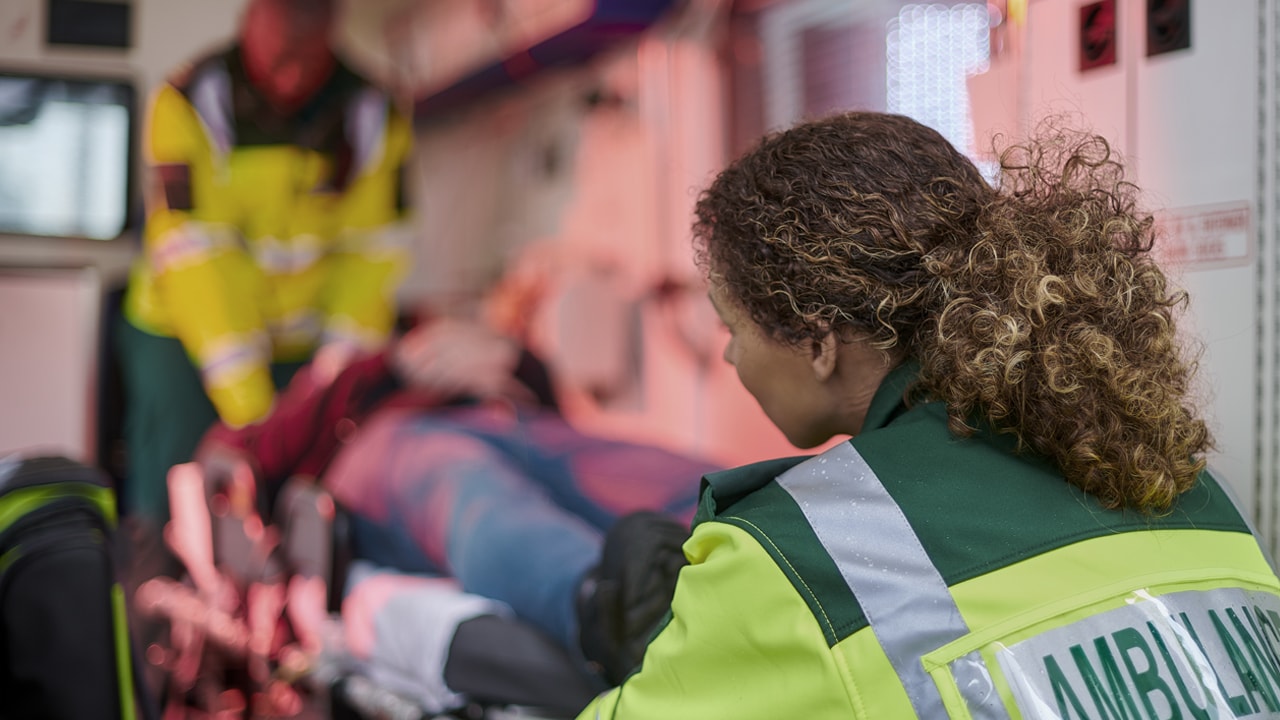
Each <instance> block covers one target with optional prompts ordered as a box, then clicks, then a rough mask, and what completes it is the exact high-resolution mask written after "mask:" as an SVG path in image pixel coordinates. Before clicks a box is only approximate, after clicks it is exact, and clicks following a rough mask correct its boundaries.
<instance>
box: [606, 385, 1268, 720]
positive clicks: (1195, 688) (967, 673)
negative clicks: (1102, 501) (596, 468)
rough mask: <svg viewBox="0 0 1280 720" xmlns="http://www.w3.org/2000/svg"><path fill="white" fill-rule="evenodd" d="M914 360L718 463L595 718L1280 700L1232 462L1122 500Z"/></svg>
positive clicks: (1099, 714) (961, 711)
mask: <svg viewBox="0 0 1280 720" xmlns="http://www.w3.org/2000/svg"><path fill="white" fill-rule="evenodd" d="M914 377H915V369H914V368H912V367H902V368H898V369H897V370H895V371H894V372H893V373H891V374H890V376H889V377H888V378H887V379H886V380H885V382H884V383H883V385H882V386H881V388H880V389H879V391H878V393H877V395H876V396H875V399H874V401H873V403H872V405H871V408H870V412H869V414H868V417H867V420H866V425H865V429H864V431H863V432H862V433H861V434H859V435H858V436H857V437H856V438H854V439H853V440H852V441H850V442H846V443H842V444H840V445H838V446H836V447H834V448H833V449H831V450H829V451H827V452H825V453H822V454H821V455H818V456H815V457H812V458H789V459H783V460H776V461H770V462H765V463H759V464H756V465H751V466H747V467H743V468H739V469H736V470H729V471H725V472H723V473H718V474H714V475H710V476H707V477H706V478H705V479H704V494H703V499H702V505H701V508H700V510H699V514H698V517H697V519H695V525H694V529H693V533H692V535H691V537H690V539H689V540H688V541H687V543H686V544H685V554H686V555H687V556H688V558H689V560H690V562H691V564H690V565H689V566H687V567H685V568H684V569H683V570H682V571H681V574H680V577H679V580H678V582H677V585H676V591H675V597H674V600H673V602H672V608H671V614H670V617H669V618H668V621H667V622H666V624H665V625H664V626H663V627H662V629H660V630H659V631H658V633H657V634H656V635H655V637H654V639H653V641H652V642H651V644H650V645H649V648H648V651H647V653H646V655H645V657H644V661H643V664H642V665H641V667H640V669H639V670H638V671H637V672H636V673H634V674H633V675H632V676H631V677H630V678H629V679H628V680H627V681H626V682H624V683H623V684H622V685H621V687H620V688H616V689H614V690H611V691H609V692H607V693H605V694H604V695H602V696H601V697H600V698H598V699H597V700H596V701H595V702H594V703H593V704H592V705H591V706H589V707H588V708H587V709H586V710H585V711H584V712H583V714H582V715H581V718H614V719H616V720H640V719H641V718H644V719H645V720H681V719H683V718H698V719H700V720H701V719H705V718H733V719H734V720H754V719H759V720H778V719H779V718H805V719H806V720H822V719H824V718H831V719H832V720H834V719H835V718H841V719H842V720H847V719H849V718H858V719H865V720H887V719H894V718H914V717H921V718H947V717H951V718H981V719H1004V718H1014V719H1017V718H1036V719H1047V718H1071V719H1073V720H1076V719H1083V718H1089V719H1091V720H1100V719H1106V720H1118V719H1121V718H1123V719H1125V720H1137V719H1139V718H1141V719H1143V720H1146V719H1148V718H1186V719H1187V720H1204V719H1206V718H1216V717H1233V716H1234V717H1243V718H1264V717H1271V718H1273V717H1280V581H1278V580H1277V578H1276V575H1275V573H1274V572H1273V570H1272V568H1271V567H1270V565H1269V563H1268V561H1267V559H1266V558H1265V556H1264V553H1263V551H1262V550H1261V548H1260V546H1259V544H1258V541H1257V540H1256V539H1255V536H1254V535H1253V534H1252V533H1251V532H1250V529H1249V527H1248V526H1247V524H1246V522H1245V521H1244V520H1243V519H1242V518H1241V516H1240V514H1239V513H1238V512H1237V510H1236V508H1235V506H1234V505H1233V503H1232V500H1231V498H1230V497H1229V496H1228V495H1227V494H1226V493H1225V492H1224V490H1223V489H1222V487H1220V486H1219V484H1218V483H1217V482H1215V481H1214V480H1213V479H1212V478H1211V477H1210V476H1209V475H1208V474H1205V475H1204V476H1203V477H1202V480H1201V482H1200V483H1199V484H1198V485H1197V486H1196V487H1195V488H1194V489H1193V490H1191V491H1189V492H1188V493H1186V494H1185V495H1183V496H1182V497H1181V498H1180V500H1179V501H1178V504H1177V505H1176V507H1174V509H1173V510H1172V512H1170V513H1169V514H1167V515H1164V516H1161V517H1150V516H1144V515H1139V514H1137V513H1134V512H1124V511H1111V510H1106V509H1103V508H1101V507H1100V506H1099V505H1098V503H1097V502H1096V501H1095V500H1093V499H1092V498H1091V497H1090V496H1088V495H1085V494H1084V493H1082V492H1080V491H1079V490H1077V489H1075V488H1074V487H1072V486H1071V485H1069V484H1067V483H1066V482H1065V481H1064V480H1063V478H1062V476H1061V474H1060V473H1059V472H1058V471H1057V470H1056V469H1055V468H1054V467H1053V466H1052V465H1050V464H1049V463H1048V462H1046V461H1044V460H1043V459H1040V458H1037V457H1034V456H1030V455H1019V454H1016V453H1015V452H1014V449H1013V441H1012V439H1011V438H1010V436H1008V435H994V434H982V433H980V434H979V435H977V436H975V437H973V438H968V439H959V438H956V437H955V436H953V435H951V434H950V433H949V432H948V430H947V422H946V415H945V412H944V408H943V407H942V406H941V405H940V404H937V403H926V404H919V405H916V406H914V407H907V405H906V404H905V403H904V402H903V401H902V398H903V392H904V389H905V388H906V387H907V385H908V383H909V382H910V381H911V380H912V379H913V378H914Z"/></svg>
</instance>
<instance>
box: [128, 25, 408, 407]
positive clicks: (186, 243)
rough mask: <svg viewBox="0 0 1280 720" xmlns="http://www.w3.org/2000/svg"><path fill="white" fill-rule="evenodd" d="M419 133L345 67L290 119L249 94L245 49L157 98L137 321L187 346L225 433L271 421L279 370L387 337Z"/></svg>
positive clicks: (132, 310) (135, 299)
mask: <svg viewBox="0 0 1280 720" xmlns="http://www.w3.org/2000/svg"><path fill="white" fill-rule="evenodd" d="M411 136H412V133H411V128H410V124H409V121H408V119H407V118H405V117H404V116H403V115H402V114H400V113H398V112H396V110H395V108H394V107H393V105H392V103H391V102H390V101H389V99H388V97H387V96H386V95H385V94H384V93H382V92H380V91H378V90H377V89H375V88H373V87H372V86H370V85H369V84H368V83H366V82H365V81H364V80H362V79H361V78H360V77H358V76H357V75H355V74H354V73H353V72H352V71H350V70H349V69H347V68H346V67H345V66H342V65H341V64H339V66H338V68H337V69H336V70H335V72H334V74H333V75H332V76H331V78H330V79H329V80H328V82H327V83H326V85H325V86H324V87H323V88H322V89H321V90H320V92H318V93H317V94H316V96H315V97H314V98H313V99H312V100H311V101H309V102H308V103H307V104H306V105H305V106H304V107H302V108H301V109H299V110H298V111H297V112H296V113H294V114H292V115H290V116H288V117H284V116H281V115H280V114H278V113H277V112H276V111H275V110H274V109H272V108H271V107H270V105H268V104H267V103H266V101H265V100H264V99H263V98H262V96H261V95H259V94H258V93H257V92H256V91H255V90H254V88H253V87H252V86H251V85H250V84H249V83H248V81H247V79H246V77H245V72H244V67H243V65H242V63H241V60H240V52H239V48H238V46H232V47H231V48H230V49H227V50H223V51H220V52H218V53H215V54H213V55H210V56H208V57H207V58H205V59H203V60H201V61H199V62H197V63H195V64H194V65H193V66H192V67H191V68H190V69H188V70H187V71H185V72H183V73H180V75H179V76H178V77H176V78H174V79H172V80H171V81H170V82H168V83H165V84H164V85H162V86H161V87H160V89H159V90H158V91H157V92H156V93H155V95H154V97H153V98H152V101H151V105H150V111H149V116H148V123H147V127H146V130H145V142H144V145H145V147H144V153H145V160H146V164H147V166H148V168H147V169H148V172H149V174H150V177H149V182H148V188H147V193H146V203H147V217H146V228H145V232H144V251H143V254H142V257H141V258H140V261H139V262H138V263H137V264H136V265H135V267H134V270H133V272H132V276H131V279H130V288H129V291H128V294H127V297H126V301H125V312H126V316H127V317H128V318H129V320H130V321H131V322H132V323H133V324H135V325H136V326H138V327H140V328H141V329H143V330H146V331H148V332H151V333H153V334H157V335H164V336H172V337H176V338H178V339H179V340H180V341H181V342H182V344H183V346H184V347H185V348H186V350H187V353H188V354H189V355H190V356H191V357H192V360H193V361H194V362H195V364H196V365H197V367H198V368H199V370H200V372H201V376H202V378H203V382H204V386H205V390H206V392H207V393H208V395H209V398H210V400H212V402H213V405H214V407H215V408H216V409H217V411H218V414H219V416H220V417H221V418H222V419H223V420H224V421H225V422H227V423H228V424H230V425H233V426H239V425H244V424H247V423H251V422H255V421H257V420H260V419H261V418H262V417H263V416H265V414H266V413H267V412H269V410H270V408H271V405H272V402H273V399H274V394H275V388H274V387H273V385H272V381H271V376H270V373H269V367H270V363H271V361H273V360H281V361H289V360H303V359H305V358H307V357H308V356H309V354H310V353H311V352H313V351H314V350H315V348H316V347H318V346H319V345H320V344H322V343H330V342H342V343H349V344H351V345H354V346H357V347H360V348H364V349H371V348H374V347H376V346H377V345H379V344H381V343H382V342H383V341H384V340H385V339H386V337H387V336H388V335H389V333H390V331H391V328H392V325H393V323H394V319H395V297H394V295H395V290H396V287H397V286H398V284H399V282H400V280H401V278H402V277H403V275H404V272H405V270H406V266H407V259H408V252H407V248H406V247H405V243H404V237H403V228H402V227H401V226H400V225H399V222H400V221H401V220H402V218H403V215H404V210H405V203H404V195H403V187H402V184H403V172H404V165H405V161H406V157H407V155H408V152H409V147H410V141H411Z"/></svg>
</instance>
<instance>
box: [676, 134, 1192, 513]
mask: <svg viewBox="0 0 1280 720" xmlns="http://www.w3.org/2000/svg"><path fill="white" fill-rule="evenodd" d="M1000 160H1001V163H1000V164H1001V170H1002V175H1001V178H1002V179H1001V182H1000V185H999V186H998V187H992V186H991V185H990V184H989V183H987V182H986V181H985V180H984V179H983V177H982V176H981V174H980V173H979V172H978V170H977V169H976V168H975V167H974V165H973V164H972V163H971V162H970V161H969V160H968V159H967V158H966V157H964V156H963V155H962V154H960V153H959V152H957V151H956V150H955V148H953V147H952V146H951V144H950V143H948V142H947V141H946V140H945V139H944V138H943V137H942V136H941V135H939V134H938V133H937V132H935V131H933V130H931V129H929V128H927V127H925V126H923V125H921V124H920V123H917V122H915V121H913V120H911V119H909V118H906V117H902V116H898V115H889V114H882V113H869V112H854V113H847V114H841V115H835V116H831V117H827V118H823V119H820V120H816V121H813V122H809V123H806V124H802V125H799V126H797V127H794V128H792V129H790V130H787V131H785V132H781V133H777V134H773V135H770V136H768V137H766V138H764V140H763V141H762V142H761V144H760V145H759V146H758V147H756V148H755V149H754V150H752V151H751V152H749V153H748V154H747V155H745V156H744V157H742V158H740V159H739V160H737V161H735V162H734V163H733V164H731V165H730V166H729V167H728V168H727V169H726V170H724V171H723V172H722V173H721V174H720V175H719V176H718V177H717V178H716V180H715V181H714V182H713V183H712V185H711V186H710V187H709V188H708V189H707V190H706V191H705V192H703V194H702V196H701V197H700V198H699V201H698V204H697V208H696V215H697V218H696V222H695V223H694V235H695V246H696V251H697V259H698V263H699V266H700V267H701V268H702V269H703V270H704V271H705V272H707V274H708V275H709V276H710V277H711V279H712V281H713V282H716V283H719V284H722V285H723V287H724V288H726V289H727V291H728V292H729V294H730V296H731V297H732V299H733V301H734V302H736V303H738V304H739V306H740V307H741V308H743V309H744V311H745V312H746V313H747V314H748V315H749V317H750V318H751V319H752V320H753V321H754V322H755V323H756V324H757V325H758V326H760V328H762V329H763V330H764V331H765V332H766V333H767V334H768V335H769V336H770V337H772V338H773V339H774V340H775V341H778V342H782V343H785V344H791V345H799V344H800V343H803V342H805V341H807V340H812V339H820V338H823V337H825V336H826V335H827V334H828V333H831V332H835V333H837V337H842V338H846V337H859V338H864V339H866V341H868V342H869V343H870V344H871V345H872V346H873V347H875V348H878V349H880V350H882V351H884V352H886V353H888V354H890V355H891V356H892V357H894V358H899V359H904V358H913V359H915V360H916V361H918V362H919V364H920V374H919V379H918V381H917V383H916V385H915V386H914V387H913V389H912V392H911V398H912V399H913V400H921V399H927V400H936V401H941V402H944V403H945V404H946V407H947V414H948V418H949V426H950V429H951V431H952V432H953V433H955V434H957V435H961V436H967V435H970V434H972V433H973V432H974V431H975V430H976V427H977V426H978V424H979V423H982V422H985V423H987V424H988V425H989V426H990V427H992V428H994V429H995V430H997V431H999V432H1006V433H1012V434H1013V435H1015V437H1016V439H1017V443H1018V447H1019V448H1020V449H1027V448H1030V449H1032V450H1034V451H1035V452H1038V453H1040V454H1042V455H1044V456H1046V457H1048V458H1050V459H1052V460H1053V461H1054V462H1055V463H1056V464H1057V466H1058V467H1059V468H1060V469H1061V471H1062V472H1063V474H1064V476H1065V477H1066V479H1067V480H1068V481H1069V482H1071V483H1073V484H1075V485H1076V486H1078V487H1079V488H1081V489H1082V490H1084V491H1085V492H1088V493H1090V494H1092V495H1094V496H1096V497H1097V498H1098V499H1099V500H1100V501H1101V502H1102V503H1103V504H1104V505H1105V506H1107V507H1113V508H1116V507H1130V508H1135V509H1139V510H1141V511H1144V512H1158V511H1161V510H1164V509H1167V508H1168V507H1169V506H1170V505H1171V504H1172V502H1173V501H1174V499H1175V498H1176V497H1177V495H1179V494H1180V493H1182V492H1184V491H1186V490H1187V489H1189V488H1190V487H1191V486H1192V485H1193V484H1194V483H1195V482H1196V478H1197V476H1198V474H1199V473H1200V471H1201V470H1202V469H1203V468H1204V465H1205V461H1204V459H1203V455H1204V453H1205V452H1206V451H1207V450H1208V449H1209V448H1210V447H1211V444H1212V440H1211V438H1210V436H1209V432H1208V430H1207V428H1206V426H1205V423H1204V421H1203V420H1202V419H1201V418H1200V417H1199V416H1198V414H1197V412H1196V411H1195V409H1194V408H1193V407H1191V405H1192V404H1193V403H1192V400H1191V397H1190V396H1191V392H1190V391H1191V381H1192V378H1193V376H1194V372H1195V369H1196V364H1195V362H1194V361H1192V360H1189V359H1187V358H1185V357H1184V356H1183V355H1184V352H1183V348H1182V347H1181V346H1180V344H1179V342H1178V338H1177V333H1176V329H1175V315H1176V312H1177V310H1178V309H1179V307H1180V306H1182V305H1184V304H1185V301H1186V296H1185V294H1184V293H1182V292H1180V291H1176V290H1174V289H1172V288H1171V287H1170V284H1169V283H1168V282H1167V280H1166V277H1165V275H1164V273H1163V272H1162V271H1161V269H1160V268H1159V267H1158V265H1157V264H1156V262H1155V261H1154V260H1153V258H1152V257H1151V255H1150V250H1151V247H1152V243H1153V232H1154V230H1153V221H1152V217H1151V216H1150V215H1149V214H1146V213H1144V212H1142V211H1140V210H1139V208H1138V204H1137V196H1138V190H1137V188H1136V187H1135V186H1133V185H1132V184H1130V183H1128V182H1126V181H1125V180H1124V171H1123V166H1122V165H1121V163H1120V162H1119V160H1118V159H1117V157H1116V155H1115V154H1114V153H1113V151H1112V149H1111V148H1110V146H1109V145H1108V144H1107V142H1106V140H1104V139H1103V138H1101V137H1096V136H1090V135H1087V134H1080V133H1071V132H1067V131H1063V130H1061V129H1057V130H1055V131H1054V132H1052V133H1042V134H1041V135H1040V136H1039V137H1037V138H1036V139H1034V140H1032V141H1030V142H1027V143H1025V144H1021V145H1016V146H1013V147H1010V148H1008V149H1006V150H1005V151H1004V152H1003V153H1002V154H1001V156H1000Z"/></svg>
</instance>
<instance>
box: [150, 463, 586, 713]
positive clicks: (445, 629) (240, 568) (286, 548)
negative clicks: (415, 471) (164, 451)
mask: <svg viewBox="0 0 1280 720" xmlns="http://www.w3.org/2000/svg"><path fill="white" fill-rule="evenodd" d="M168 484H169V497H170V505H171V517H172V520H171V521H170V523H169V524H168V525H167V526H166V529H165V532H164V541H165V543H166V545H167V546H168V548H169V550H170V551H171V552H172V554H173V555H174V556H175V557H176V559H177V560H178V562H179V564H180V566H181V572H180V573H179V575H180V576H179V577H163V576H161V577H155V578H151V579H149V580H147V581H145V582H143V583H142V584H141V585H140V586H139V587H138V589H137V591H136V594H135V598H134V607H135V612H136V613H138V614H139V615H141V616H142V617H143V618H145V619H147V620H148V621H150V622H152V623H156V624H158V625H159V626H161V627H163V628H164V630H165V631H164V632H162V633H161V634H160V639H158V640H157V641H155V642H153V643H151V644H150V645H149V646H148V647H146V648H145V651H144V655H145V659H146V661H147V662H148V663H149V664H150V665H151V666H153V667H154V668H155V669H156V670H157V671H158V675H159V676H160V677H162V678H163V687H162V688H159V689H158V690H159V694H160V695H161V697H160V701H161V705H162V707H163V717H164V718H165V720H183V719H185V718H192V719H194V718H210V719H213V718H217V719H227V720H230V719H231V718H326V717H328V718H367V719H370V720H372V719H374V718H395V719H397V720H399V719H404V720H427V719H429V718H430V719H438V720H445V719H450V720H459V719H466V720H507V719H510V718H523V719H526V720H561V719H563V718H571V717H573V715H574V714H575V711H576V709H577V708H579V707H581V706H582V705H585V703H586V702H587V701H588V700H589V699H590V697H591V696H592V694H594V693H595V692H597V691H598V690H600V689H601V688H600V687H598V686H596V685H594V684H593V683H592V681H591V678H590V677H589V674H588V673H586V672H585V671H584V670H583V669H581V668H579V667H577V666H576V665H575V663H574V661H572V660H571V659H570V658H569V656H568V654H567V653H566V652H565V651H564V650H563V649H561V648H560V647H559V646H558V645H556V644H555V643H554V642H552V641H551V640H550V639H548V638H546V637H545V636H544V635H542V634H540V633H539V632H538V631H536V630H534V629H533V628H532V627H531V626H528V625H527V624H525V623H524V622H522V621H520V620H519V619H517V618H515V617H514V616H513V615H512V614H510V613H509V612H504V611H503V608H502V606H501V605H500V604H499V603H495V602H493V601H487V600H484V599H481V598H477V597H476V596H468V595H466V594H463V593H461V592H459V591H458V590H457V589H456V588H454V587H451V586H450V585H449V583H450V581H449V580H447V579H443V578H419V577H412V576H402V577H396V576H395V574H394V573H388V572H386V571H384V570H379V569H372V568H369V567H367V566H365V565H364V564H362V563H361V562H360V561H359V559H358V558H354V557H352V554H351V551H350V543H349V542H348V540H347V539H348V537H349V533H348V531H349V521H350V518H349V517H348V516H347V515H346V514H345V513H344V512H343V510H342V508H340V507H338V506H337V505H336V504H335V503H334V501H333V500H332V498H331V497H330V496H329V495H328V494H327V493H326V492H325V491H324V490H323V489H321V488H320V487H318V486H317V484H316V483H314V482H313V481H311V480H310V479H305V478H296V479H293V480H291V481H289V482H288V483H286V484H285V486H284V487H283V488H282V489H281V491H280V492H279V494H278V495H277V496H276V497H275V498H274V502H271V503H268V502H267V498H265V497H264V496H263V492H262V491H261V490H260V489H259V488H257V487H256V486H255V483H254V481H253V476H252V471H251V470H249V469H248V468H247V466H246V467H243V468H238V469H236V470H234V471H232V472H231V473H230V474H229V475H228V476H226V477H209V476H207V475H206V473H205V472H204V471H202V470H201V468H200V467H199V466H197V465H195V464H184V465H179V466H175V467H174V468H173V469H172V470H171V471H170V473H169V477H168ZM268 506H270V507H272V510H271V511H270V512H268V511H267V510H266V508H267V507H268ZM264 518H265V519H264ZM371 578H373V579H371ZM376 581H382V582H381V585H379V584H378V582H376ZM362 582H363V584H361V583H362ZM364 588H374V589H372V590H368V591H367V592H365V593H364V595H366V596H369V595H372V596H376V597H381V598H382V599H383V600H386V598H387V597H393V600H394V601H395V602H399V603H400V604H401V605H402V606H403V605H404V604H405V603H412V604H413V609H414V610H416V612H411V613H410V616H411V619H412V620H413V622H411V623H409V624H405V623H404V622H403V618H404V617H405V615H404V614H403V613H401V614H400V615H399V616H397V620H396V623H397V624H396V626H394V627H386V626H385V623H383V624H381V625H380V624H379V621H378V612H379V610H378V607H379V606H378V605H377V604H376V603H375V604H373V605H372V606H371V605H370V603H367V602H366V603H363V604H362V603H358V602H354V600H353V599H354V598H357V597H359V596H360V590H361V589H364ZM388 592H390V593H391V595H390V596H389V595H388ZM371 607H372V608H373V609H370V608H371ZM388 639H389V640H391V642H390V643H388V642H387V640H388ZM388 647H390V648H391V650H388ZM370 648H374V649H375V650H376V651H375V652H370ZM397 648H398V649H397ZM432 648H435V649H436V651H435V652H434V653H433V651H432V650H431V649H432ZM433 654H434V655H436V656H439V657H437V658H435V659H434V660H433V658H432V657H429V656H431V655H433ZM433 662H438V663H439V664H438V665H433ZM445 678H448V681H447V682H446V680H445Z"/></svg>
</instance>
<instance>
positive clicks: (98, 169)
mask: <svg viewBox="0 0 1280 720" xmlns="http://www.w3.org/2000/svg"><path fill="white" fill-rule="evenodd" d="M133 100H134V93H133V86H132V84H131V83H129V82H126V81H120V80H99V79H83V78H76V79H70V78H59V77H49V76H43V75H33V74H20V73H8V72H0V233H16V234H27V235H50V236H72V237H86V238H93V239H97V240H110V239H113V238H116V237H118V236H119V235H120V234H121V232H123V230H124V229H125V225H126V221H127V218H128V216H129V212H128V210H129V196H130V192H129V188H130V161H129V159H130V155H131V150H132V147H131V138H132V135H133V130H132V122H133V115H134V101H133Z"/></svg>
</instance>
